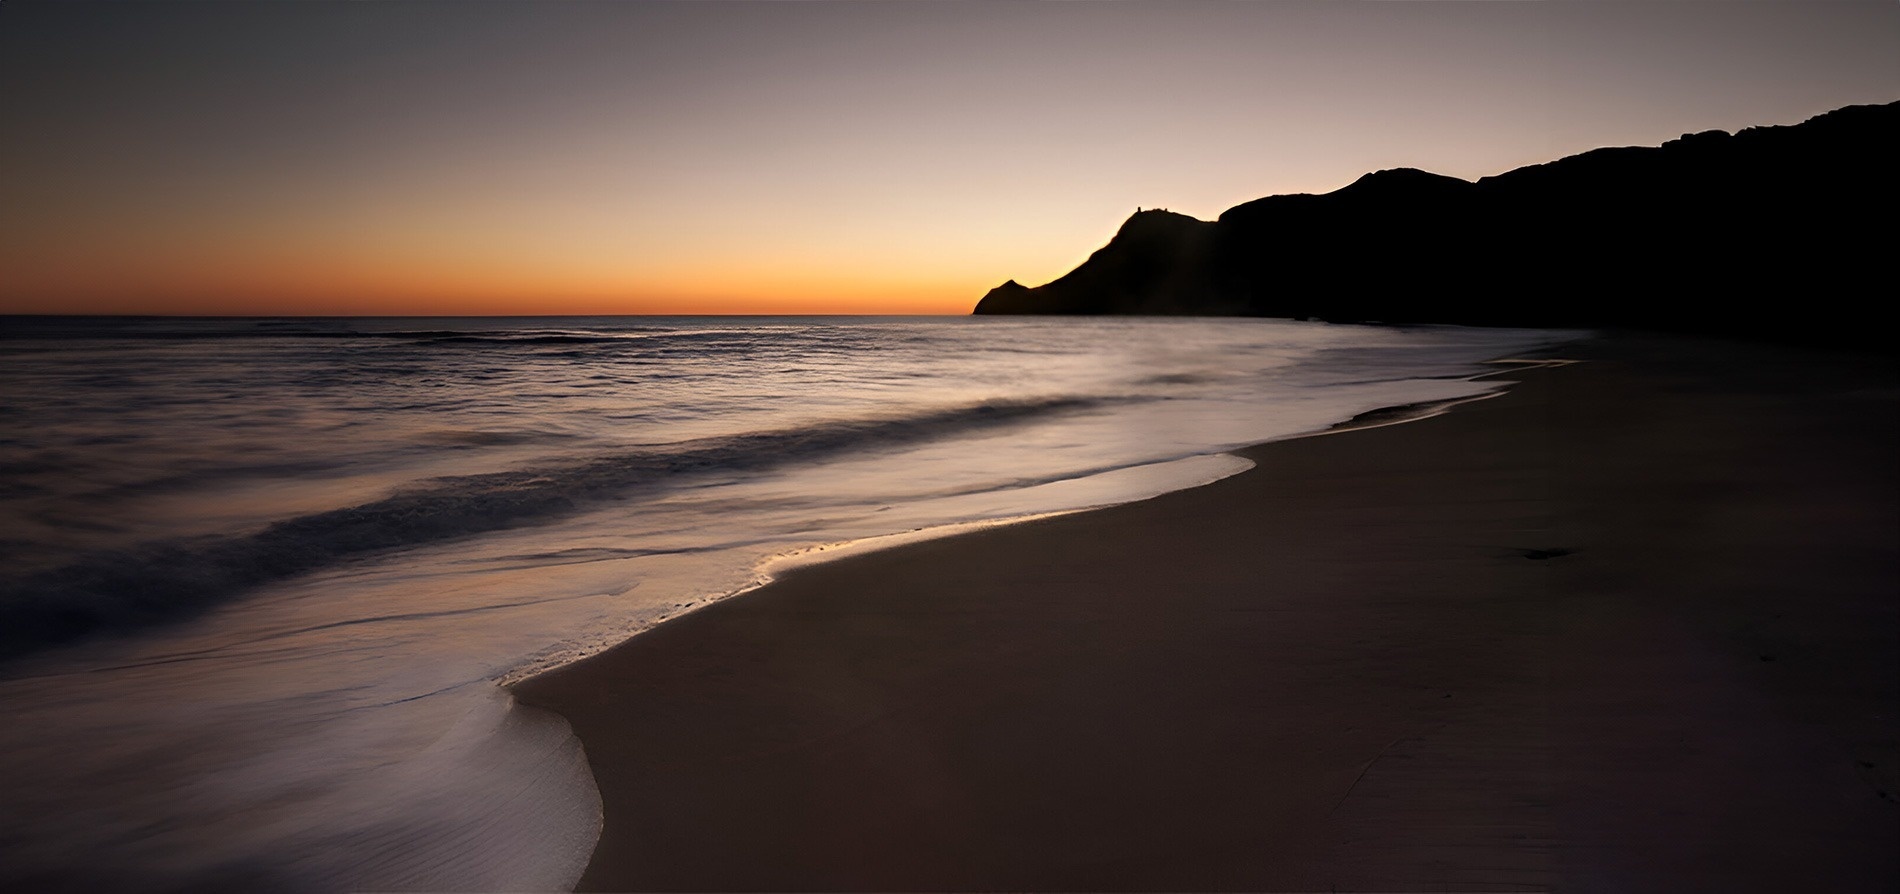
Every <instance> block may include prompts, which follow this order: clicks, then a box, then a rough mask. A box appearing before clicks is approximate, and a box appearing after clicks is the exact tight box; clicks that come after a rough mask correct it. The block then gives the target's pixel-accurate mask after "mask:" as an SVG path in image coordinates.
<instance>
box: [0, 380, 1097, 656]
mask: <svg viewBox="0 0 1900 894" xmlns="http://www.w3.org/2000/svg"><path fill="white" fill-rule="evenodd" d="M1124 400H1125V399H1124ZM1112 402H1116V401H1114V400H1112V399H1108V398H1082V397H1062V398H1048V399H1043V400H1032V401H1010V402H1001V401H999V402H990V403H983V404H976V405H971V406H963V407H954V408H949V409H942V410H935V411H929V412H923V413H918V414H913V415H908V416H901V417H887V418H881V419H857V420H832V421H827V422H822V423H818V424H814V425H810V426H805V427H801V428H792V429H783V430H776V431H761V432H749V433H745V434H739V435H730V436H723V437H714V438H702V439H698V440H693V441H685V442H680V443H677V444H669V445H658V446H650V447H643V448H640V449H637V450H628V451H621V452H616V453H613V454H609V455H603V456H596V457H592V458H589V459H585V460H580V461H574V462H569V463H567V464H563V465H548V466H542V467H536V468H525V469H517V470H511V471H505V472H491V473H485V474H479V475H463V476H454V477H446V478H436V479H431V480H428V481H426V482H422V483H421V484H419V485H417V486H415V487H412V488H409V489H406V490H402V491H398V492H396V493H394V494H392V495H390V496H388V497H385V498H383V499H380V500H375V501H372V502H369V503H364V504H361V505H357V506H351V507H347V508H343V509H334V510H328V511H324V512H316V513H311V514H308V515H302V516H297V517H294V518H289V519H285V520H283V521H279V522H276V523H274V524H271V525H269V526H267V527H265V528H263V529H262V530H258V531H255V532H251V533H248V534H243V535H237V536H224V537H196V538H183V539H176V540H168V541H161V542H152V543H144V544H139V545H135V546H132V547H129V548H125V549H116V550H106V551H99V552H95V553H91V554H88V555H84V556H82V557H80V558H79V559H78V560H76V561H73V562H69V563H67V564H65V565H63V566H60V567H57V568H53V569H49V570H45V571H39V572H34V573H31V574H28V575H25V576H23V577H20V578H16V579H15V580H13V581H9V582H4V583H3V584H0V660H5V659H11V658H15V657H18V656H20V655H24V654H27V653H30V652H33V651H37V650H39V649H42V648H46V647H49V646H54V645H59V644H62V643H66V642H70V641H73V640H77V639H79V638H82V637H85V636H88V635H92V634H95V633H101V632H107V631H117V630H126V629H134V628H138V627H143V626H149V625H152V624H157V623H162V622H165V621H169V620H174V619H180V618H184V617H189V616H191V615H194V614H196V613H199V612H202V611H204V610H205V609H207V608H209V607H211V606H213V605H215V604H217V603H219V602H221V601H224V600H226V599H229V598H231V597H234V596H236V595H239V594H241V593H243V592H244V591H246V590H249V589H252V588H254V587H257V586H259V585H262V584H266V583H269V582H272V581H276V580H282V579H286V578H290V577H294V576H297V575H302V574H307V573H310V572H313V571H318V570H320V569H323V568H326V567H329V566H332V565H336V564H338V563H340V562H343V561H346V560H349V559H352V558H356V557H360V556H365V555H369V554H373V553H379V552H386V551H390V550H396V549H404V548H412V547H419V546H426V545H430V544H436V543H441V542H446V541H450V540H455V539H458V538H463V537H468V536H472V535H477V534H483V533H488V532H492V531H499V530H505V529H509V528H517V527H525V526H529V525H535V524H543V523H547V522H549V521H552V520H556V519H560V518H565V517H568V516H572V515H575V514H578V513H580V512H584V511H587V510H589V509H593V508H598V507H601V506H604V505H606V504H608V503H611V502H614V501H619V500H625V499H628V498H631V497H637V496H639V495H641V494H642V493H645V492H659V491H662V490H665V489H667V488H668V487H670V486H671V485H673V484H675V483H677V482H678V481H680V480H681V479H682V478H687V477H692V476H697V475H706V474H716V473H729V472H745V471H760V470H765V469H769V468H772V467H775V466H783V465H790V464H795V463H798V462H804V461H810V460H813V459H819V458H823V457H826V456H831V455H838V454H844V453H850V452H855V451H861V450H867V449H877V448H888V447H897V446H903V445H906V444H911V443H920V442H925V441H930V440H934V439H938V438H943V437H948V436H952V435H956V434H960V433H963V432H968V431H974V430H980V429H985V428H994V427H999V426H1006V425H1013V424H1020V423H1023V422H1027V421H1031V420H1034V419H1038V418H1041V417H1046V416H1049V415H1052V414H1057V413H1068V412H1077V411H1082V410H1087V409H1091V408H1095V407H1099V406H1103V405H1106V404H1108V403H1112Z"/></svg>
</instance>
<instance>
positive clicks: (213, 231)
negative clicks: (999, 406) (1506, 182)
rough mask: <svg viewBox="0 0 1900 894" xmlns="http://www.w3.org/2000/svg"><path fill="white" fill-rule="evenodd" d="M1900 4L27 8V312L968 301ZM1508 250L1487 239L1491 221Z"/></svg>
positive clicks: (1702, 105) (1510, 144) (10, 145)
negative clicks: (1138, 214) (1128, 235)
mask: <svg viewBox="0 0 1900 894" xmlns="http://www.w3.org/2000/svg"><path fill="white" fill-rule="evenodd" d="M1897 46H1900V6H1896V5H1895V4H1892V3H1864V4H1863V3H1848V4H1826V5H1824V6H1822V7H1820V8H1816V7H1815V6H1814V5H1812V4H1777V3H1765V4H1749V5H1747V6H1745V7H1742V6H1736V5H1732V4H1661V5H1654V4H1610V5H1608V6H1607V7H1606V6H1605V5H1602V4H1588V5H1585V4H1565V3H1550V4H1441V3H1431V4H1369V5H1361V4H1318V3H1303V2H1288V3H1262V4H1212V3H1209V4H1201V3H1192V2H1179V3H1168V4H1161V3H1152V4H1150V3H1128V4H1021V5H1016V4H953V3H921V4H908V3H906V4H875V3H871V4H856V3H854V4H833V3H801V4H730V3H691V4H633V3H615V4H533V3H518V4H510V3H495V4H479V5H455V4H408V3H377V4H358V3H299V4H248V5H247V4H202V3H200V4H171V3H164V2H154V3H139V4H62V3H34V2H25V3H22V2H9V3H6V4H0V130H4V132H5V134H6V138H5V139H4V140H0V170H4V171H6V172H7V176H5V177H4V178H0V313H125V314H206V315H370V314H386V315H464V314H466V315H478V314H479V315H487V314H508V315H514V314H609V313H634V314H638V313H664V314H686V313H744V314H774V313H852V314H855V313H944V314H962V313H967V312H968V311H969V310H970V308H971V307H972V306H973V305H974V304H975V302H976V300H977V299H978V298H980V297H981V296H982V295H983V294H984V292H986V291H987V290H988V289H989V288H991V287H993V286H995V285H998V284H1000V283H1001V282H1003V281H1004V280H1006V279H1016V280H1018V281H1020V282H1023V283H1025V284H1028V285H1036V284H1039V283H1042V282H1046V281H1048V280H1050V279H1053V278H1055V277H1057V276H1059V275H1061V274H1062V273H1064V272H1066V271H1068V270H1069V269H1071V268H1073V267H1074V266H1075V265H1076V264H1077V263H1079V262H1081V261H1082V260H1083V259H1085V258H1086V257H1087V256H1088V254H1089V252H1091V251H1093V250H1094V249H1096V248H1098V247H1100V246H1101V245H1102V244H1103V243H1104V242H1106V241H1107V239H1108V238H1109V237H1110V236H1112V235H1113V233H1114V231H1115V229H1116V228H1117V227H1118V226H1119V225H1120V223H1121V221H1122V220H1123V219H1125V218H1126V217H1127V216H1128V214H1129V213H1131V212H1133V211H1134V210H1135V208H1136V207H1137V206H1145V207H1166V208H1171V209H1172V210H1176V211H1180V212H1183V213H1188V214H1193V215H1195V216H1198V217H1202V218H1204V219H1212V218H1213V217H1215V216H1217V215H1218V214H1219V213H1220V212H1221V211H1222V210H1224V209H1225V208H1227V207H1230V206H1232V205H1235V204H1238V203H1240V202H1244V201H1248V200H1251V199H1254V198H1258V197H1260V196H1264V195H1271V194H1276V193H1289V192H1324V191H1328V190H1331V189H1334V188H1337V187H1340V186H1343V185H1345V184H1346V183H1349V182H1351V181H1352V180H1353V179H1355V178H1356V177H1358V176H1359V175H1360V174H1363V173H1365V172H1368V171H1373V170H1379V169H1382V168H1390V167H1400V166H1408V167H1419V168H1424V169H1426V170H1432V171H1436V172H1439V173H1444V174H1450V175H1453V176H1460V177H1465V178H1467V179H1475V178H1477V177H1482V176H1486V175H1489V174H1495V173H1499V172H1502V171H1505V170H1509V169H1510V168H1513V167H1517V166H1520V165H1524V164H1531V163H1536V162H1540V161H1546V160H1550V159H1553V158H1556V157H1560V156H1562V155H1565V154H1570V153H1575V152H1580V151H1584V150H1588V149H1591V148H1595V147H1597V146H1603V145H1645V144H1647V145H1653V144H1656V143H1660V142H1662V141H1664V140H1667V139H1670V138H1673V137H1675V136H1677V135H1678V134H1680V133H1684V132H1689V131H1697V130H1705V129H1710V128H1721V129H1725V130H1734V129H1738V128H1740V127H1745V126H1750V125H1757V124H1792V123H1796V122H1798V121H1800V120H1802V119H1804V118H1806V117H1809V116H1812V115H1814V114H1818V113H1820V112H1823V111H1826V110H1828V109H1830V108H1835V107H1838V106H1841V105H1847V104H1852V103H1857V102H1887V101H1892V100H1893V99H1895V98H1896V97H1900V53H1896V52H1893V50H1894V48H1895V47H1897ZM1474 249H1479V250H1481V247H1474Z"/></svg>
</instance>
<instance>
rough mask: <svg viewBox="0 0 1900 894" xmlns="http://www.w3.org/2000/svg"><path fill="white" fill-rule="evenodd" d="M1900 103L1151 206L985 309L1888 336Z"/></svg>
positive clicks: (982, 307)
mask: <svg viewBox="0 0 1900 894" xmlns="http://www.w3.org/2000/svg"><path fill="white" fill-rule="evenodd" d="M1895 159H1900V102H1895V103H1889V104H1886V105H1866V106H1849V107H1846V108H1842V109H1837V110H1835V111H1832V112H1828V113H1826V114H1823V115H1819V116H1816V117H1814V118H1811V119H1809V120H1807V121H1805V122H1803V123H1801V124H1797V125H1790V126H1776V127H1751V128H1747V129H1744V130H1742V131H1740V132H1737V133H1735V134H1732V135H1731V134H1729V133H1726V132H1723V131H1719V130H1712V131H1707V132H1703V133H1696V134H1684V135H1683V136H1682V137H1681V138H1680V139H1676V140H1671V141H1669V142H1667V143H1664V144H1663V145H1662V146H1659V147H1623V148H1606V149H1596V150H1593V151H1590V152H1585V153H1583V154H1581V155H1573V156H1570V157H1568V158H1563V159H1559V160H1557V161H1553V162H1549V163H1546V164H1540V165H1531V166H1529V167H1523V168H1518V169H1516V170H1513V171H1509V172H1506V173H1503V174H1499V175H1497V176H1493V177H1485V178H1483V179H1481V180H1478V181H1477V182H1475V183H1474V182H1469V181H1465V180H1460V179H1458V178H1456V177H1446V176H1442V175H1439V174H1432V173H1427V172H1425V171H1419V170H1414V169H1410V168H1400V169H1396V170H1388V171H1379V172H1376V173H1372V174H1367V175H1365V176H1363V177H1361V178H1359V179H1358V180H1356V181H1354V182H1353V183H1351V184H1350V185H1348V186H1345V187H1342V188H1340V189H1337V190H1334V191H1332V192H1329V193H1325V194H1322V195H1308V194H1299V195H1280V196H1269V197H1267V198H1263V199H1257V200H1255V201H1252V202H1247V203H1245V204H1242V205H1237V206H1235V207H1233V208H1229V209H1227V211H1226V212H1224V213H1222V214H1221V216H1220V218H1219V219H1218V220H1216V221H1213V222H1208V221H1202V220H1197V219H1195V218H1192V217H1188V216H1186V215H1182V214H1174V213H1171V212H1167V211H1153V210H1149V211H1138V212H1136V213H1135V215H1134V216H1132V217H1130V218H1129V219H1128V221H1127V222H1126V223H1124V224H1122V227H1121V230H1120V232H1118V233H1116V234H1115V237H1114V238H1113V239H1112V240H1110V241H1109V243H1108V244H1107V245H1106V246H1104V247H1103V248H1101V249H1100V250H1099V251H1097V252H1095V253H1094V254H1093V255H1091V256H1090V257H1089V259H1088V260H1087V261H1085V262H1083V264H1082V265H1081V266H1079V267H1077V268H1075V269H1074V270H1072V271H1070V272H1069V273H1068V274H1066V275H1064V276H1062V277H1061V278H1060V279H1057V280H1055V281H1054V282H1051V283H1048V284H1047V285H1042V286H1037V287H1035V288H1029V287H1025V286H1023V285H1021V284H1019V283H1017V282H1015V281H1014V280H1012V281H1010V282H1007V283H1004V284H1003V285H1001V286H998V287H997V288H995V289H992V290H991V291H990V293H989V294H988V295H985V296H984V297H983V299H982V301H980V302H978V304H977V306H976V311H975V312H976V313H979V314H1193V315H1249V316H1268V317H1289V318H1297V319H1321V320H1330V321H1336V322H1387V323H1459V324H1467V325H1497V326H1564V327H1583V328H1620V327H1630V328H1644V329H1657V330H1668V331H1684V332H1704V333H1713V334H1738V335H1769V336H1775V337H1780V338H1793V339H1800V340H1814V339H1819V340H1823V341H1829V342H1842V341H1850V342H1851V341H1857V340H1859V341H1872V340H1874V339H1875V337H1876V336H1875V335H1874V334H1873V333H1871V332H1870V331H1869V329H1868V327H1865V326H1864V325H1860V324H1859V323H1858V322H1857V321H1863V320H1865V319H1866V318H1867V316H1868V313H1869V311H1872V310H1877V309H1880V308H1884V307H1886V306H1889V305H1891V304H1892V303H1893V298H1892V296H1891V293H1892V291H1893V287H1892V285H1891V283H1890V271H1891V269H1892V265H1891V263H1889V262H1888V260H1887V257H1888V255H1889V253H1890V252H1891V251H1892V247H1891V245H1892V237H1893V234H1894V225H1893V223H1892V214H1893V213H1894V210H1895V209H1896V208H1897V207H1900V203H1897V202H1896V199H1900V189H1897V186H1900V174H1897V173H1896V172H1897V171H1900V166H1896V164H1895Z"/></svg>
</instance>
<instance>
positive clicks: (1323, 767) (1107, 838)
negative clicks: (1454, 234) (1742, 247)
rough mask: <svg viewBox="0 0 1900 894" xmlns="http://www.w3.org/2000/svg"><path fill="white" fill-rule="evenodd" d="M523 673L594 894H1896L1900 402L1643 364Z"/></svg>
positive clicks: (738, 602) (1588, 354)
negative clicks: (568, 776) (577, 747)
mask: <svg viewBox="0 0 1900 894" xmlns="http://www.w3.org/2000/svg"><path fill="white" fill-rule="evenodd" d="M1565 351H1566V352H1567V353H1565V354H1564V356H1573V357H1577V358H1580V359H1582V360H1584V361H1585V362H1582V363H1578V364H1574V365H1570V366H1564V367H1558V368H1550V369H1539V370H1525V371H1520V372H1511V373H1508V374H1506V375H1505V376H1503V378H1505V379H1508V380H1513V381H1517V382H1518V383H1519V384H1517V385H1516V386H1514V387H1513V388H1512V389H1511V390H1510V391H1509V392H1508V393H1506V394H1504V395H1503V396H1500V397H1497V398H1494V399H1488V400H1481V401H1475V402H1471V403H1468V404H1464V405H1462V406H1459V407H1457V408H1456V409H1454V410H1452V411H1451V412H1449V413H1447V414H1445V415H1442V416H1437V417H1433V418H1429V419H1424V420H1420V421H1415V422H1407V423H1404V424H1399V425H1390V426H1384V427H1378V428H1368V429H1364V430H1358V431H1347V432H1343V433H1339V434H1332V435H1326V436H1321V437H1309V438H1302V439H1296V440H1289V441H1282V442H1276V443H1272V444H1266V445H1262V446H1259V447H1254V448H1250V449H1249V450H1247V451H1244V455H1246V456H1248V457H1249V458H1251V459H1252V460H1254V461H1255V462H1256V463H1257V467H1256V468H1255V469H1253V470H1251V471H1249V472H1246V473H1243V474H1241V475H1238V476H1235V477H1232V478H1229V479H1226V480H1223V481H1220V482H1217V483H1215V484H1212V485H1209V486H1206V487H1201V488H1197V489H1193V490H1189V491H1182V492H1177V493H1173V494H1167V495H1164V496H1161V497H1158V498H1155V499H1152V500H1148V501H1145V502H1141V503H1135V504H1129V505H1124V506H1119V507H1113V508H1109V509H1104V510H1099V511H1094V512H1087V513H1080V514H1075V515H1068V516H1062V517H1057V518H1051V519H1045V520H1041V521H1035V522H1029V523H1025V524H1021V525H1014V526H1007V527H1001V528H995V529H989V530H983V531H978V532H975V533H969V534H964V535H959V536H955V537H949V538H944V539H939V540H931V541H926V542H921V543H915V544H910V545H905V546H901V547H897V548H892V549H889V550H885V551H881V552H874V553H870V554H866V555H860V556H855V557H851V558H847V559H843V560H840V561H836V562H832V563H826V564H820V565H816V566H812V567H808V568H802V569H798V570H795V571H793V572H790V573H788V574H786V575H785V576H784V577H783V579H781V580H779V581H777V582H775V583H773V584H771V585H769V586H767V587H765V588H763V589H760V590H757V591H755V592H752V593H749V594H746V595H744V596H741V597H737V598H734V599H731V600H728V601H725V602H722V603H719V604H715V605H713V606H710V607H708V608H705V609H703V610H700V611H698V612H695V613H693V614H690V615H687V616H684V617H682V618H679V619H677V620H674V621H671V622H668V623H666V624H663V625H661V626H660V627H658V628H656V629H654V630H652V631H650V632H647V633H645V634H642V635H640V636H638V637H636V638H634V639H633V640H631V641H629V642H627V643H625V644H622V645H621V646H619V647H617V648H615V649H613V650H610V651H608V652H606V653H604V654H602V655H599V656H596V657H594V658H592V659H589V660H587V661H584V662H581V663H578V664H575V665H571V666H569V667H566V668H562V669H558V670H556V671H553V672H550V673H547V674H544V675H542V676H539V677H535V678H532V679H530V680H528V681H526V682H524V683H522V684H519V685H518V686H517V687H516V693H517V696H518V697H519V698H521V699H522V700H523V701H526V702H528V703H531V704H535V705H539V706H542V707H546V708H551V709H553V710H555V711H558V712H560V713H561V714H562V715H564V716H566V717H567V718H568V719H569V721H571V722H572V724H573V727H574V729H575V731H576V733H577V734H578V735H579V737H580V739H581V741H582V743H583V744H584V746H585V747H586V750H587V754H588V757H589V760H590V762H591V764H592V766H593V770H594V775H595V778H596V780H597V782H598V784H599V786H600V789H601V793H602V797H603V800H604V804H605V811H606V825H605V830H604V832H603V835H602V838H601V841H600V844H599V846H598V848H597V849H596V851H595V854H594V858H593V862H592V864H591V865H590V867H589V868H588V870H587V874H586V876H585V877H584V878H583V880H582V883H581V888H582V889H583V890H610V891H612V890H673V891H758V890H784V891H804V890H873V889H874V890H890V891H921V890H930V891H942V890H966V891H967V890H977V891H993V890H1020V891H1055V890H1064V891H1073V890H1099V891H1132V890H1140V891H1201V890H1208V891H1211V890H1249V891H1329V890H1335V889H1337V890H1341V891H1345V890H1384V891H1394V890H1399V891H1414V890H1459V891H1506V890H1543V889H1553V888H1554V889H1561V890H1567V891H1672V892H1675V891H1690V890H1705V891H1706V890H1729V891H1733V890H1801V889H1812V888H1820V889H1827V890H1895V889H1896V888H1900V848H1894V847H1893V845H1894V843H1895V842H1900V804H1896V800H1895V799H1896V798H1900V773H1897V772H1896V771H1897V770H1900V766H1897V764H1900V716H1897V715H1900V592H1897V590H1900V588H1897V587H1896V583H1897V582H1900V463H1896V456H1900V452H1896V449H1895V448H1896V446H1900V436H1897V434H1896V429H1897V428H1900V376H1896V374H1895V370H1894V367H1893V365H1892V364H1891V363H1888V362H1884V361H1880V360H1875V359H1870V358H1860V359H1851V358H1841V357H1832V356H1828V355H1823V354H1809V353H1802V352H1797V351H1793V350H1788V349H1778V348H1765V347H1754V346H1746V345H1733V344H1722V343H1711V342H1694V341H1677V340H1667V339H1661V338H1651V337H1636V336H1629V337H1621V336H1619V337H1614V338H1607V339H1599V340H1595V341H1591V342H1586V343H1582V344H1579V345H1574V346H1571V347H1569V348H1566V349H1565Z"/></svg>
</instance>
